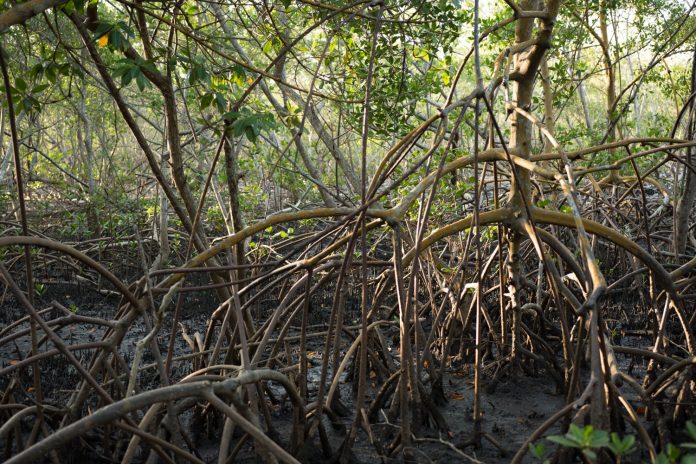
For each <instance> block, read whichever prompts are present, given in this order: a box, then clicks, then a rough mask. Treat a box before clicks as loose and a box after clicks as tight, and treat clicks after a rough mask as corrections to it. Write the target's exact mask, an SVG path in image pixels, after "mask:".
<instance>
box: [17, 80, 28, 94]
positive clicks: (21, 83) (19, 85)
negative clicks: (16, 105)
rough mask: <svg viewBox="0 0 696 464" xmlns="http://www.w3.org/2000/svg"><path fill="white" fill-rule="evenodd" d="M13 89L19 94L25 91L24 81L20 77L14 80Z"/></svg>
mask: <svg viewBox="0 0 696 464" xmlns="http://www.w3.org/2000/svg"><path fill="white" fill-rule="evenodd" d="M14 86H15V88H16V89H17V90H19V91H20V92H24V91H26V90H27V83H26V82H24V79H22V78H21V77H18V78H16V79H15V85H14Z"/></svg>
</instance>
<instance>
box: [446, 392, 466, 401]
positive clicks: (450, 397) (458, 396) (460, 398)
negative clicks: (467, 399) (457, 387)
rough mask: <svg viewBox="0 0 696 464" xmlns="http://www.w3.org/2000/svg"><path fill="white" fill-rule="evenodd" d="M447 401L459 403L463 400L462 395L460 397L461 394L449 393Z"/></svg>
mask: <svg viewBox="0 0 696 464" xmlns="http://www.w3.org/2000/svg"><path fill="white" fill-rule="evenodd" d="M449 399H451V400H457V401H461V400H463V399H464V395H462V394H461V393H459V392H454V393H450V395H449Z"/></svg>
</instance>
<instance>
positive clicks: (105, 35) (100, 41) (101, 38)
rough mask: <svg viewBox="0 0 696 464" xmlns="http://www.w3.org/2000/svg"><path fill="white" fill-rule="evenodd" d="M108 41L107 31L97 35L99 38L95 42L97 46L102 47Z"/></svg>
mask: <svg viewBox="0 0 696 464" xmlns="http://www.w3.org/2000/svg"><path fill="white" fill-rule="evenodd" d="M108 43H109V33H108V32H107V33H106V34H104V35H103V36H101V37H99V40H98V41H97V44H98V45H99V48H104V47H106V45H107V44H108Z"/></svg>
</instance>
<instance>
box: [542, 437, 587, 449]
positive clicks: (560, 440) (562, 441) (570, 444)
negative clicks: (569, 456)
mask: <svg viewBox="0 0 696 464" xmlns="http://www.w3.org/2000/svg"><path fill="white" fill-rule="evenodd" d="M549 441H552V442H554V443H556V444H558V445H561V446H565V447H567V448H580V447H581V444H580V443H578V442H577V441H575V440H572V439H569V438H566V437H563V436H560V435H554V436H551V437H549Z"/></svg>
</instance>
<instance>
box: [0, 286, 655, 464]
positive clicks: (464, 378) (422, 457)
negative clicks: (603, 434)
mask: <svg viewBox="0 0 696 464" xmlns="http://www.w3.org/2000/svg"><path fill="white" fill-rule="evenodd" d="M41 285H43V287H42V292H41V294H40V295H37V307H39V308H44V307H48V306H49V304H50V302H52V301H58V302H59V303H61V304H62V305H63V306H65V307H66V308H69V309H70V310H71V311H74V312H75V313H76V314H79V315H83V316H90V317H99V318H105V319H109V318H112V317H113V316H114V314H115V311H116V307H117V305H118V301H119V298H117V297H114V296H105V295H104V294H102V293H99V292H97V291H96V289H95V288H94V287H93V286H92V285H89V284H87V285H82V284H71V283H67V282H64V281H63V282H55V283H52V282H51V280H50V279H43V280H42V281H41ZM186 295H187V296H186V300H185V304H184V312H183V317H182V323H183V324H184V325H185V326H186V328H187V331H188V333H189V334H193V333H195V332H196V331H198V332H201V333H202V332H204V331H205V327H206V324H207V320H208V317H209V316H210V315H211V314H212V312H213V311H214V309H215V308H216V305H217V303H216V300H215V298H214V296H213V295H211V294H210V293H207V294H197V293H187V294H186ZM321 303H322V302H317V304H313V309H312V311H313V313H314V314H313V318H314V320H313V321H312V322H313V323H318V322H321V321H322V320H323V319H324V318H325V316H326V314H328V311H329V309H327V308H323V307H321V306H320V304H321ZM275 304H277V302H273V301H265V302H263V303H261V305H260V308H258V309H257V311H259V312H266V311H269V310H271V309H272V308H273V307H274V305H275ZM349 307H350V305H349ZM353 311H357V308H354V309H353ZM24 315H26V313H25V312H24V310H23V309H22V308H21V306H19V305H18V304H17V302H16V301H15V300H14V298H13V297H12V296H11V295H10V294H9V292H7V293H6V294H5V295H4V296H3V298H2V301H1V304H0V332H2V331H3V330H5V329H6V327H7V326H8V324H11V323H13V322H15V321H17V320H18V319H19V318H20V317H22V316H24ZM65 315H66V314H63V313H61V312H60V311H58V310H52V311H50V312H47V313H45V314H44V318H45V319H46V320H50V319H53V318H56V317H61V316H65ZM355 315H357V312H356V314H355ZM355 315H354V316H355ZM348 316H349V317H350V316H351V314H348ZM170 326H171V314H170V315H169V316H168V319H167V320H166V321H165V324H164V327H165V329H164V330H162V331H161V336H160V337H159V338H158V342H159V346H160V349H161V350H162V351H163V352H164V351H166V348H167V344H168V341H169V340H168V337H169V335H168V333H169V328H170ZM26 327H28V325H27V324H22V325H21V326H20V327H18V328H14V329H12V330H9V331H8V330H5V332H6V333H3V334H2V335H0V341H2V338H3V337H5V338H6V339H7V337H9V336H11V334H12V333H15V332H16V330H18V329H20V328H26ZM315 327H317V326H315ZM103 332H104V329H103V328H101V327H95V326H93V325H89V324H71V325H69V326H67V327H65V328H62V329H60V330H59V331H58V333H59V334H60V336H61V337H63V339H64V340H65V341H67V342H68V343H70V344H76V343H87V342H94V341H98V340H100V338H101V335H102V334H103ZM144 335H145V328H144V327H142V325H140V326H136V327H133V328H132V329H131V330H130V332H129V333H128V335H127V336H126V338H125V340H124V342H123V344H122V346H121V347H120V351H121V354H122V355H124V358H125V359H126V361H127V362H130V361H131V360H132V358H133V352H134V348H135V344H136V343H137V342H138V341H139V340H140V339H141V338H142V337H144ZM624 342H626V343H629V344H631V345H633V346H636V345H640V344H641V341H640V340H639V339H635V338H633V339H629V338H626V339H625V340H624ZM322 343H323V338H315V339H312V341H311V344H310V347H311V349H312V351H311V353H310V365H311V369H310V373H309V378H310V385H309V393H310V401H311V399H312V398H311V396H312V395H315V394H316V388H317V380H318V377H319V370H320V367H319V363H320V358H321V354H322V353H321V344H322ZM175 346H176V353H175V354H176V355H177V356H178V355H185V354H188V353H190V352H191V350H190V348H189V347H188V346H187V344H186V343H185V342H184V341H183V340H182V339H181V337H178V340H177V343H176V345H175ZM344 348H347V344H344ZM29 351H30V338H29V336H28V335H27V336H22V337H19V338H16V339H13V340H12V341H11V342H7V343H4V344H2V346H0V373H1V372H3V371H2V369H5V368H7V367H8V366H10V365H12V364H14V363H16V362H18V361H21V359H23V357H24V356H26V353H28V352H29ZM90 354H91V353H90V351H89V350H84V351H82V352H76V355H77V357H78V359H80V360H81V362H82V363H83V365H85V366H86V365H87V364H88V362H89V359H90ZM619 358H620V360H621V362H622V363H624V365H625V366H628V364H629V363H630V359H629V358H628V357H626V356H623V355H619ZM152 359H153V358H152V356H151V354H150V353H147V352H146V355H145V358H144V363H145V364H147V363H150V362H152ZM395 360H396V362H398V359H397V358H396V356H395ZM632 369H633V371H634V374H640V373H641V372H642V364H641V362H639V364H637V365H636V364H634V365H633V366H632ZM189 372H190V365H189V363H188V362H185V361H180V362H176V363H175V364H174V367H173V377H174V378H181V377H182V376H184V375H186V374H187V373H189ZM16 374H17V371H16V370H15V371H13V372H12V373H11V375H4V374H2V375H0V389H4V388H5V387H6V385H7V383H8V382H9V381H10V379H11V378H12V377H13V376H16ZM41 375H42V378H43V379H44V380H46V385H47V386H48V387H47V389H46V391H44V395H45V397H46V398H50V399H51V400H50V401H49V403H53V404H56V405H60V404H63V403H64V402H65V401H66V400H67V399H68V397H69V395H70V392H71V391H72V388H73V386H74V385H75V383H76V382H77V381H78V375H77V372H76V371H75V369H74V368H73V367H72V366H70V365H68V364H67V363H66V362H64V361H62V359H61V358H60V357H58V356H55V357H53V358H51V359H50V360H48V361H45V362H43V363H42V373H41ZM16 379H18V380H19V381H20V382H22V384H23V385H24V386H25V388H30V387H29V386H30V385H31V382H32V380H31V368H26V369H23V370H22V375H20V376H17V377H16ZM380 380H381V379H374V380H373V382H372V386H373V387H377V383H378V382H379V381H380ZM148 383H150V385H155V384H156V378H155V376H154V370H149V371H148V372H147V373H146V374H144V375H143V377H142V378H141V388H147V387H148V386H149V385H148ZM278 392H279V395H278V396H279V397H280V396H281V395H280V390H278ZM444 393H445V396H446V398H447V403H446V404H445V405H444V406H440V407H439V411H440V413H441V414H442V415H443V417H444V418H445V420H446V422H447V425H448V428H449V430H448V432H447V433H445V434H443V433H442V432H440V431H438V430H437V429H435V428H434V427H431V426H430V427H429V426H427V425H426V426H424V427H422V429H421V430H420V433H421V436H422V437H423V438H424V439H425V440H426V441H424V442H422V443H419V445H418V448H417V449H416V450H415V451H414V453H413V455H414V458H415V459H416V460H417V461H418V462H461V461H466V459H465V458H464V456H463V455H462V454H461V453H464V454H466V455H467V456H468V457H469V458H470V459H471V460H472V461H476V460H478V461H480V462H485V463H503V462H509V460H510V458H511V457H512V455H514V453H515V452H516V451H517V450H518V448H519V447H520V446H521V445H522V443H523V442H524V441H525V439H526V438H527V437H528V436H529V435H530V434H531V433H532V432H533V431H534V430H535V429H536V428H537V427H538V426H539V425H540V424H542V423H543V422H544V420H545V419H547V418H548V417H549V416H551V415H552V414H553V413H555V412H556V411H558V409H560V408H561V407H562V406H563V405H564V398H563V395H562V394H560V393H559V392H558V390H557V387H556V385H555V383H554V382H553V380H552V379H551V377H550V376H549V375H546V374H545V373H544V372H539V373H538V375H537V376H529V375H518V376H515V377H514V378H509V377H504V378H503V379H502V380H501V381H500V383H498V384H497V388H496V389H495V390H494V391H493V392H489V391H485V392H484V395H483V431H484V432H485V433H486V434H487V436H488V437H490V438H492V440H489V439H487V438H484V441H483V443H482V446H481V447H480V448H475V447H473V446H471V445H470V444H469V442H470V439H471V437H472V426H473V424H472V420H471V417H472V413H473V409H472V405H473V374H472V369H471V366H470V365H467V364H463V363H462V364H459V365H453V366H451V367H449V368H448V369H447V374H446V377H445V380H444ZM341 398H342V401H343V403H344V404H345V405H346V406H348V409H351V407H352V388H351V385H350V382H349V381H348V380H347V379H346V376H345V375H344V376H343V379H342V385H341ZM368 403H369V402H368ZM271 410H272V412H273V416H274V417H273V420H274V427H275V428H276V429H277V430H278V434H279V436H280V439H281V442H283V441H285V442H287V440H286V439H285V437H284V436H283V435H285V434H286V433H289V427H290V424H291V421H292V411H291V407H290V404H289V402H287V401H286V402H284V403H282V404H277V405H273V407H272V408H271ZM382 417H384V416H382ZM351 421H352V414H351V415H350V416H349V417H345V418H339V420H338V422H339V423H340V424H343V427H340V426H338V427H337V424H333V425H332V424H329V423H328V421H327V422H326V428H327V430H328V431H329V432H330V439H331V441H332V443H333V446H334V448H337V447H338V445H339V444H340V443H341V441H342V439H343V436H344V433H345V430H346V429H348V428H350V424H351ZM379 422H384V421H383V419H381V420H380V421H379ZM25 425H26V426H27V427H28V426H29V424H28V423H27V424H25ZM558 427H559V426H558V425H557V426H555V427H554V428H552V429H551V430H550V431H549V432H548V433H547V434H557V433H558V432H559V428H558ZM395 430H396V428H395V427H394V426H393V425H385V424H384V423H383V424H381V425H380V424H375V425H374V431H375V432H376V433H385V434H390V435H394V432H395ZM206 435H207V434H202V437H203V438H202V439H201V442H200V445H201V446H200V449H199V451H200V453H201V457H202V458H204V459H205V460H206V461H208V462H212V461H214V458H215V456H214V454H213V453H215V452H216V449H217V448H216V446H217V437H216V435H215V433H214V431H213V432H212V433H211V434H210V436H209V437H208V436H206ZM440 438H443V439H445V440H447V441H449V442H450V443H451V444H453V445H454V446H456V447H457V448H459V452H455V451H453V450H452V449H450V448H449V447H448V446H447V445H445V444H442V443H438V441H439V439H440ZM493 442H495V443H493ZM547 444H548V445H549V446H552V445H551V444H550V443H548V442H547ZM5 445H6V444H2V445H0V446H5ZM85 445H87V444H86V443H85ZM313 445H314V446H310V447H308V449H307V450H306V454H305V456H304V459H303V460H304V461H306V462H323V461H325V459H324V457H323V456H321V453H320V452H319V449H320V447H319V445H318V443H315V444H313ZM85 449H88V448H85ZM93 450H94V451H95V452H96V448H93ZM4 451H6V450H1V449H0V454H2V453H4ZM87 456H90V459H91V460H92V461H93V462H108V461H106V460H103V461H102V459H100V458H99V456H98V455H95V454H94V453H89V452H86V454H84V455H83V456H82V457H77V456H75V458H77V461H75V462H80V461H81V460H82V459H83V458H84V457H87ZM353 459H354V461H355V462H365V463H368V462H379V456H378V455H377V453H376V451H375V448H374V447H373V446H372V445H371V444H370V443H369V442H368V440H367V438H366V436H365V435H364V434H362V433H361V434H359V435H358V440H357V442H356V444H355V447H354V449H353ZM237 461H238V462H256V456H255V454H254V453H253V451H252V450H251V448H250V447H247V448H246V449H245V450H243V452H242V453H240V454H239V455H238V458H237ZM527 462H533V460H532V459H530V458H528V460H527Z"/></svg>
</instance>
